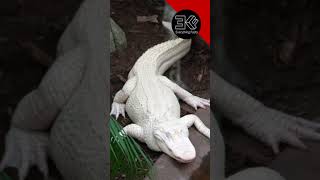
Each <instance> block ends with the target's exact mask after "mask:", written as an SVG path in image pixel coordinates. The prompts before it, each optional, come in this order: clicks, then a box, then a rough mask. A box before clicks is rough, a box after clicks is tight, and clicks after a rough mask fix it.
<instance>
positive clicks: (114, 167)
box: [109, 117, 152, 180]
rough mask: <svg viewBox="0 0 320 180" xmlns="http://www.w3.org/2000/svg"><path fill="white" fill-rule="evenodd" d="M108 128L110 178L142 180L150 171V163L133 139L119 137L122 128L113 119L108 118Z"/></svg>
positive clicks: (124, 136)
mask: <svg viewBox="0 0 320 180" xmlns="http://www.w3.org/2000/svg"><path fill="white" fill-rule="evenodd" d="M109 128H110V160H111V178H112V179H115V178H116V177H122V176H125V179H135V180H137V179H142V178H143V177H144V176H145V175H146V174H148V172H149V170H150V169H151V167H152V161H151V160H150V158H149V157H148V156H147V155H146V154H145V153H144V152H143V150H142V149H141V147H140V146H139V144H138V143H137V142H136V141H135V140H134V139H133V138H131V137H129V136H126V135H123V136H122V135H120V132H121V130H122V127H121V125H120V124H119V123H118V122H117V121H116V120H115V119H114V118H113V117H110V121H109ZM148 176H149V177H150V178H151V176H152V175H151V174H150V173H149V174H148Z"/></svg>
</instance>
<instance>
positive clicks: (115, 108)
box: [110, 102, 126, 119]
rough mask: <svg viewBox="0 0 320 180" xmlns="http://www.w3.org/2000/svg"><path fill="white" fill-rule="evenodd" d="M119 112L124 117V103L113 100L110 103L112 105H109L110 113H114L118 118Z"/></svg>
mask: <svg viewBox="0 0 320 180" xmlns="http://www.w3.org/2000/svg"><path fill="white" fill-rule="evenodd" d="M120 114H121V115H122V116H123V117H126V113H125V104H121V103H116V102H113V103H112V107H111V112H110V115H115V116H116V119H118V117H119V115H120Z"/></svg>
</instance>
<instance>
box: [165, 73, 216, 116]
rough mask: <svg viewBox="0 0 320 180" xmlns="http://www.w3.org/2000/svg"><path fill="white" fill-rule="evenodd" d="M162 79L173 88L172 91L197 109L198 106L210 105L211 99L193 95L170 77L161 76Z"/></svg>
mask: <svg viewBox="0 0 320 180" xmlns="http://www.w3.org/2000/svg"><path fill="white" fill-rule="evenodd" d="M159 79H160V81H161V82H162V83H163V84H165V85H166V86H167V87H169V88H170V89H172V91H173V92H174V93H175V94H176V95H177V96H178V97H179V98H180V99H182V100H183V101H185V102H186V103H187V104H189V105H190V106H192V107H193V108H195V109H196V110H197V109H198V107H201V108H203V109H205V108H206V106H210V100H208V99H203V98H200V97H197V96H194V95H192V94H191V93H190V92H188V91H186V90H184V89H183V88H181V87H180V86H178V85H177V84H176V83H174V82H172V81H171V80H170V79H168V78H167V77H165V76H160V77H159Z"/></svg>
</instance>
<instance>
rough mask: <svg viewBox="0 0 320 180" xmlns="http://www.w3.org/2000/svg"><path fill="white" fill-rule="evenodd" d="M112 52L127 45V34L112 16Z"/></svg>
mask: <svg viewBox="0 0 320 180" xmlns="http://www.w3.org/2000/svg"><path fill="white" fill-rule="evenodd" d="M110 26H111V31H110V52H111V53H112V52H114V51H116V50H118V49H122V48H125V47H127V40H126V35H125V33H124V32H123V30H122V29H121V27H120V26H119V25H118V24H116V23H115V22H114V21H113V19H112V18H110Z"/></svg>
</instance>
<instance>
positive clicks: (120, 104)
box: [110, 77, 136, 119]
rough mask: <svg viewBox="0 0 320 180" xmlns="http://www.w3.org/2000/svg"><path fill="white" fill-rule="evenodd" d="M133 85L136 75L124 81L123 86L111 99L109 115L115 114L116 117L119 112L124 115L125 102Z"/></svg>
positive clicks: (134, 84)
mask: <svg viewBox="0 0 320 180" xmlns="http://www.w3.org/2000/svg"><path fill="white" fill-rule="evenodd" d="M135 86H136V77H132V78H130V79H129V80H128V81H127V82H126V84H125V85H124V86H123V88H122V89H121V90H119V91H118V92H117V93H116V95H115V97H114V99H113V103H112V107H111V112H110V115H115V116H116V119H118V117H119V115H120V114H121V115H122V116H123V117H125V102H126V101H127V99H128V97H129V95H130V94H131V92H132V90H133V89H134V88H135Z"/></svg>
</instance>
